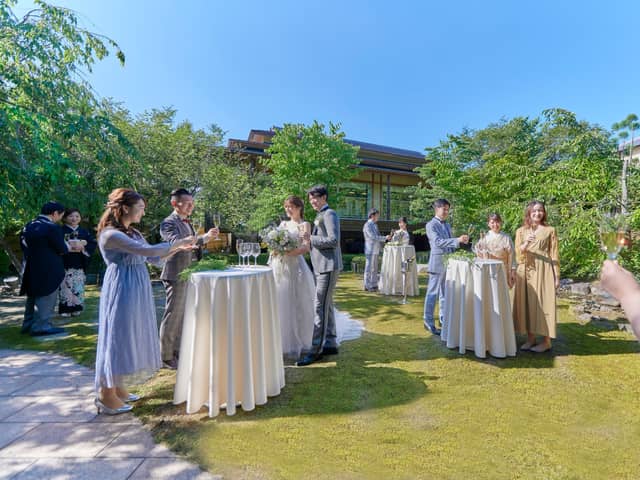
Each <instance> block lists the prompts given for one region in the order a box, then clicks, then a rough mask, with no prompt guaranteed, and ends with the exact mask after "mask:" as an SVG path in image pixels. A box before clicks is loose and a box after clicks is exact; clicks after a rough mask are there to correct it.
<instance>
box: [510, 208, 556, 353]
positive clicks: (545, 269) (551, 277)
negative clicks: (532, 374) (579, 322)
mask: <svg viewBox="0 0 640 480" xmlns="http://www.w3.org/2000/svg"><path fill="white" fill-rule="evenodd" d="M515 245H516V260H517V262H518V267H517V270H516V291H515V299H514V309H513V320H514V324H515V330H516V332H517V333H525V332H526V333H527V342H526V343H524V344H523V345H522V346H521V347H520V350H531V351H532V352H538V353H541V352H546V351H547V350H549V349H551V339H552V338H555V337H556V289H557V288H558V287H559V286H560V261H559V257H558V236H557V235H556V230H555V228H553V227H550V226H549V225H547V212H546V210H545V208H544V204H543V203H542V202H539V201H537V200H534V201H532V202H529V204H528V205H527V208H526V209H525V214H524V224H523V225H522V226H521V227H520V228H518V230H517V231H516V241H515ZM536 335H541V336H542V337H543V339H542V341H541V342H540V343H536Z"/></svg>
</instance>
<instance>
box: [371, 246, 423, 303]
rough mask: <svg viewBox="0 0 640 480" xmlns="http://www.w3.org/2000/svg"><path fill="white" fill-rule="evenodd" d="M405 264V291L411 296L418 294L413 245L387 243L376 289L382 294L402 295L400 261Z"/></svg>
mask: <svg viewBox="0 0 640 480" xmlns="http://www.w3.org/2000/svg"><path fill="white" fill-rule="evenodd" d="M409 259H413V260H412V261H411V262H409V263H408V264H407V271H406V276H407V277H406V285H405V288H406V293H407V295H408V296H410V297H412V296H415V295H418V294H419V287H418V269H417V267H416V249H415V247H414V246H413V245H387V246H386V247H384V252H383V253H382V267H381V268H380V280H379V281H378V291H379V292H380V293H382V294H383V295H402V294H403V291H402V262H406V261H407V260H409Z"/></svg>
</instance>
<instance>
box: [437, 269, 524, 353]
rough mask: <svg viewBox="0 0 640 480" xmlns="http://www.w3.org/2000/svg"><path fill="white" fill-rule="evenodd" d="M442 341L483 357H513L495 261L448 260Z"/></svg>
mask: <svg viewBox="0 0 640 480" xmlns="http://www.w3.org/2000/svg"><path fill="white" fill-rule="evenodd" d="M441 339H442V341H444V342H446V344H447V347H449V348H456V347H459V351H460V353H464V352H465V350H466V349H471V350H473V351H474V352H475V354H476V356H477V357H480V358H485V357H486V352H487V350H488V351H489V353H490V354H491V355H492V356H494V357H500V358H503V357H506V356H515V354H516V339H515V333H514V328H513V319H512V317H511V302H510V300H509V287H508V286H507V278H506V276H505V272H504V266H503V264H502V262H501V261H499V260H476V261H475V262H474V263H472V264H470V263H468V262H466V261H460V260H449V262H448V264H447V279H446V284H445V309H444V326H443V328H442V333H441Z"/></svg>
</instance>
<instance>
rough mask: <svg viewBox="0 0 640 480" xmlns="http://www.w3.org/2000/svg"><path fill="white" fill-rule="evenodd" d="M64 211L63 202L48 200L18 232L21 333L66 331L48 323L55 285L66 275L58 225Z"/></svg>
mask: <svg viewBox="0 0 640 480" xmlns="http://www.w3.org/2000/svg"><path fill="white" fill-rule="evenodd" d="M63 213H64V206H62V205H61V204H59V203H58V202H47V203H45V204H44V205H43V206H42V209H41V210H40V215H38V217H37V218H36V219H35V220H32V221H31V222H29V223H28V224H27V225H26V226H25V227H24V228H23V229H22V232H21V233H20V246H21V247H22V251H23V253H24V259H25V268H24V274H23V276H22V286H21V288H20V294H21V295H25V294H26V295H27V302H26V304H25V309H24V321H23V323H22V333H28V334H29V335H32V336H41V335H53V334H56V333H63V332H64V331H65V330H64V329H63V328H57V327H53V326H52V325H51V317H52V316H53V315H54V311H55V306H56V303H57V301H58V287H59V286H60V284H61V283H62V280H63V279H64V275H65V272H64V265H63V262H62V255H64V254H65V253H67V252H68V249H67V245H66V243H65V241H64V236H63V234H62V228H61V227H60V225H57V222H59V221H60V219H61V218H62V215H63Z"/></svg>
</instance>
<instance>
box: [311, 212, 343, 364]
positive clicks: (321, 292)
mask: <svg viewBox="0 0 640 480" xmlns="http://www.w3.org/2000/svg"><path fill="white" fill-rule="evenodd" d="M313 223H314V227H313V231H312V232H311V264H312V265H313V273H314V275H315V278H316V298H315V302H314V306H315V315H314V328H313V339H312V341H311V351H310V352H309V353H311V354H315V355H319V354H320V353H321V352H322V349H323V348H324V347H337V346H338V345H337V338H336V319H335V312H334V307H333V291H334V290H335V287H336V283H337V281H338V274H339V272H340V270H342V253H341V251H340V220H339V219H338V215H337V214H336V212H334V211H333V210H331V209H330V208H329V206H328V205H325V206H324V207H323V208H322V210H320V212H318V215H317V216H316V219H315V221H314V222H313Z"/></svg>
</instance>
